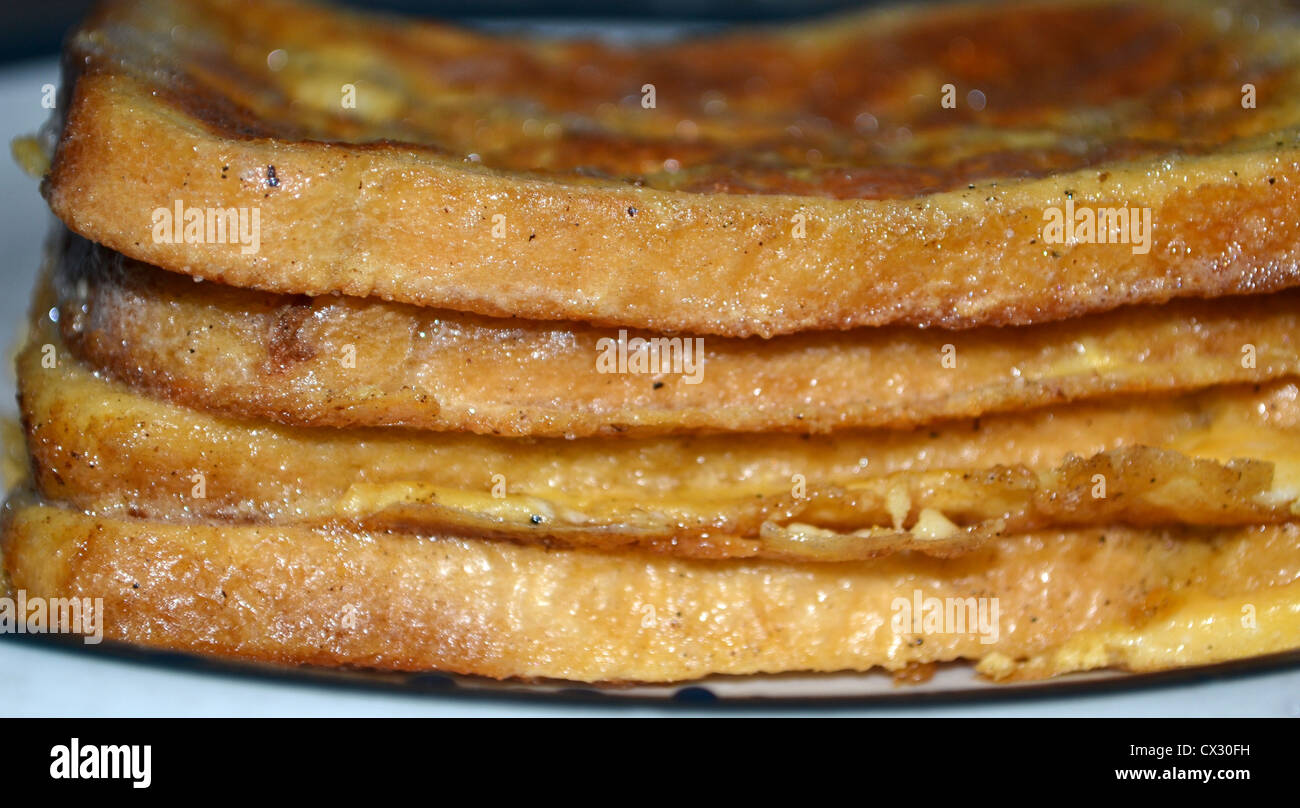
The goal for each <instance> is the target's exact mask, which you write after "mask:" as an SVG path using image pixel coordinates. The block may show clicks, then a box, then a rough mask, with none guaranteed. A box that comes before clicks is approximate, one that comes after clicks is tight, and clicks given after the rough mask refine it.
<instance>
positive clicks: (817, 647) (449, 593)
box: [0, 503, 1300, 681]
mask: <svg viewBox="0 0 1300 808" xmlns="http://www.w3.org/2000/svg"><path fill="white" fill-rule="evenodd" d="M1298 538H1300V536H1297V529H1296V527H1295V526H1294V525H1284V526H1275V527H1257V528H1245V529H1231V530H1224V529H1220V530H1218V531H1211V532H1204V531H1201V532H1196V531H1190V532H1189V531H1179V532H1144V531H1134V530H1124V529H1105V530H1089V531H1079V532H1076V533H1064V534H1038V535H1032V536H1025V537H1021V538H1017V539H1009V540H1005V541H1002V542H998V543H997V544H996V545H994V546H989V547H987V548H985V549H983V550H981V551H979V552H978V553H974V554H971V555H968V556H964V557H962V558H959V559H950V560H937V559H923V558H916V557H909V556H906V555H904V556H899V557H897V558H895V559H886V560H881V561H876V562H871V563H863V564H847V565H845V564H841V565H833V566H832V565H806V566H799V565H787V564H779V563H771V562H759V561H737V562H727V563H718V562H707V561H683V560H671V559H665V558H655V557H646V556H638V555H635V554H631V555H628V554H624V555H604V554H600V553H595V552H590V551H576V550H570V551H563V550H550V551H548V550H545V549H540V548H533V547H520V546H516V545H511V544H502V543H494V542H482V541H473V540H464V539H456V538H417V537H414V536H403V535H396V534H367V533H356V532H347V531H333V532H317V531H311V530H305V529H301V528H290V527H264V526H263V527H256V526H222V527H208V526H192V525H187V526H178V525H166V524H160V523H151V522H146V521H140V520H119V519H111V518H104V517H90V516H86V515H83V514H80V513H77V512H73V511H68V510H64V509H62V508H58V507H53V506H44V505H38V504H30V503H18V504H11V505H10V506H9V513H8V514H7V517H6V520H5V525H4V533H3V539H2V541H0V544H2V546H3V556H4V563H5V565H6V569H7V571H8V573H9V575H10V576H11V578H12V580H13V584H14V586H15V587H16V588H20V589H23V590H25V591H26V592H27V593H28V595H29V596H43V597H72V596H76V597H91V598H94V597H101V598H103V599H104V601H103V603H104V612H103V614H104V629H105V636H106V637H109V638H112V639H119V640H125V641H127V642H133V643H139V644H142V645H148V646H152V647H156V648H166V649H172V650H182V651H194V652H199V653H209V654H220V655H228V656H239V657H245V658H251V659H259V660H267V661H273V662H282V663H290V664H294V663H310V664H322V665H357V666H365V667H373V668H388V669H400V670H444V671H452V672H457V673H472V674H480V675H484V676H492V677H547V678H558V679H571V680H579V681H679V680H689V679H694V678H698V677H701V676H705V675H708V674H713V673H732V674H749V673H764V672H780V671H840V670H868V669H871V668H873V667H883V668H886V669H889V670H900V669H902V668H904V667H906V666H908V665H910V664H915V663H926V662H932V661H942V660H952V659H972V660H975V659H978V660H982V662H981V669H982V670H984V671H985V672H987V673H989V674H990V675H993V676H996V677H999V678H1011V677H1019V678H1036V677H1041V676H1046V675H1051V674H1059V673H1066V672H1069V671H1071V670H1084V669H1088V668H1094V667H1103V666H1114V667H1121V668H1130V669H1136V670H1151V669H1168V668H1175V667H1179V666H1185V665H1194V664H1199V663H1204V662H1215V661H1220V660H1224V659H1233V658H1239V657H1243V656H1250V655H1256V654H1264V653H1269V652H1272V651H1280V650H1285V649H1290V648H1295V647H1296V646H1297V643H1298V642H1300V640H1297V638H1298V637H1300V630H1298V629H1300V618H1298V617H1297V615H1298V614H1300V609H1297V608H1296V604H1297V603H1298V602H1300V591H1298V590H1300V588H1298V587H1297V585H1296V584H1295V582H1294V579H1295V570H1296V569H1297V568H1300V541H1298V540H1297V539H1298ZM913 592H920V593H922V596H923V597H927V598H928V597H935V598H941V599H942V598H949V597H952V598H973V599H978V598H986V599H987V598H996V599H997V603H998V620H997V622H996V625H997V626H998V636H997V638H996V641H995V642H991V643H982V642H981V639H982V638H983V637H989V638H991V637H992V633H991V632H989V631H986V632H982V633H981V632H979V631H965V632H963V633H957V632H951V631H950V632H949V633H925V632H924V631H922V632H917V631H915V630H914V627H909V626H906V625H904V626H902V630H899V631H895V624H894V615H895V614H898V613H899V611H898V609H897V605H896V600H895V599H896V598H898V597H900V595H901V596H902V597H903V598H904V599H907V598H910V597H911V596H912V594H913ZM986 603H989V604H991V601H986ZM1247 606H1249V607H1251V609H1252V610H1253V611H1257V623H1256V625H1255V626H1254V627H1248V626H1247V625H1246V621H1243V620H1242V619H1241V615H1242V614H1243V608H1244V607H1247ZM988 625H989V626H990V627H991V626H992V625H993V622H992V621H989V622H988ZM1081 640H1086V642H1084V641H1081Z"/></svg>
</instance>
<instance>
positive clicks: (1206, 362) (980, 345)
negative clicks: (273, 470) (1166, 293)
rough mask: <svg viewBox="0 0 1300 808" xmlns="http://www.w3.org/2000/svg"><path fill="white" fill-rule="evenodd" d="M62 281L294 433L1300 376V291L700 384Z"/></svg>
mask: <svg viewBox="0 0 1300 808" xmlns="http://www.w3.org/2000/svg"><path fill="white" fill-rule="evenodd" d="M56 285H57V288H58V294H59V301H58V306H59V312H60V320H59V325H60V328H61V330H62V333H63V336H64V338H65V340H66V341H67V342H68V344H69V345H70V346H71V347H72V349H73V350H74V351H75V352H76V353H77V354H78V355H80V356H81V357H83V358H85V359H86V360H88V361H89V362H90V363H92V364H93V365H94V366H95V367H96V368H99V369H101V370H104V371H106V372H108V373H110V374H112V375H113V376H115V377H117V378H120V379H123V380H126V381H128V382H130V383H131V384H132V385H134V386H136V387H137V388H138V389H141V390H145V391H148V392H150V393H151V394H154V395H157V396H160V397H164V398H167V399H170V400H173V401H176V402H178V403H183V404H186V405H188V406H192V407H195V408H199V409H204V410H208V411H212V412H219V413H224V414H227V415H234V416H241V417H248V418H257V419H268V420H272V421H277V422H280V423H285V424H292V425H328V426H375V425H402V426H409V427H413V428H420V429H437V430H468V431H472V432H478V433H484V434H501V435H543V436H585V435H614V434H622V433H635V434H653V433H682V432H697V431H699V432H706V431H756V430H781V431H799V432H804V431H812V432H823V431H827V430H829V429H832V428H843V427H852V426H891V427H910V426H914V425H916V424H922V423H926V422H930V421H934V420H937V419H942V418H954V417H968V416H979V415H984V414H988V413H991V412H1001V411H1011V410H1021V409H1027V408H1031V407H1035V406H1042V405H1046V404H1054V403H1058V402H1063V401H1071V400H1079V399H1091V398H1099V397H1104V396H1110V395H1115V394H1118V393H1129V394H1138V393H1149V394H1163V393H1166V392H1168V391H1179V390H1186V389H1194V388H1199V387H1204V386H1207V385H1212V384H1222V383H1227V382H1264V381H1268V380H1270V379H1275V378H1278V377H1280V376H1283V375H1286V374H1289V373H1300V292H1297V291H1291V292H1283V293H1277V294H1274V295H1257V296H1251V297H1242V298H1234V299H1232V300H1226V301H1211V302H1206V301H1178V302H1175V303H1170V304H1165V305H1163V306H1147V307H1141V308H1133V309H1124V310H1121V311H1117V312H1112V313H1108V314H1104V315H1094V316H1091V317H1087V318H1082V319H1078V320H1071V321H1067V322H1062V323H1051V324H1044V325H1039V326H1028V327H1021V328H979V329H973V330H969V331H964V332H960V333H955V334H954V333H951V332H942V331H938V330H932V329H931V330H923V329H916V328H908V327H891V328H883V329H881V328H874V329H873V328H865V329H857V330H854V331H850V332H844V333H838V332H836V333H825V332H822V333H812V334H799V335H789V336H785V337H777V338H774V339H771V340H763V339H759V338H749V339H727V338H721V337H704V338H701V342H700V343H698V344H699V346H700V347H701V348H702V349H703V354H702V357H703V358H702V360H701V364H700V368H699V371H700V375H699V382H698V383H696V384H691V383H689V382H688V381H687V379H688V375H687V374H682V373H654V374H646V373H642V374H636V373H601V372H599V369H600V366H599V364H598V361H597V360H598V357H600V355H601V348H600V340H601V339H602V338H611V339H617V338H618V337H619V333H618V330H616V329H605V328H592V327H586V326H582V325H574V324H563V325H559V324H551V323H542V322H537V321H524V320H502V319H495V318H484V317H479V316H475V315H465V314H457V313H455V312H448V311H445V310H434V309H422V308H417V307H413V306H407V305H401V304H390V303H380V302H378V301H374V300H358V299H354V298H347V297H340V296H336V295H326V296H322V297H318V298H305V297H295V296H285V295H271V294H266V293H261V292H252V291H248V290H242V289H234V288H231V287H226V286H218V285H214V284H210V283H200V284H196V283H194V282H193V281H191V280H190V279H188V278H185V277H184V276H180V275H175V274H172V273H168V272H163V271H160V270H158V269H154V268H152V267H148V266H146V265H143V264H141V263H139V262H135V261H131V260H129V259H125V258H123V257H122V256H120V255H118V254H115V253H112V252H111V251H108V250H105V249H103V248H98V247H92V246H90V245H89V244H88V243H87V242H85V241H84V240H82V239H79V238H73V239H72V240H71V241H70V243H69V249H68V250H67V252H66V253H64V254H63V255H62V256H61V259H60V264H59V269H58V271H57V273H56ZM628 336H629V337H633V338H635V337H637V336H642V337H647V338H652V337H653V336H654V335H653V334H648V333H644V332H631V333H630V334H628ZM687 338H688V339H689V337H687ZM692 344H695V343H692ZM945 346H948V347H947V348H945ZM1247 346H1249V348H1248V347H1247ZM1246 350H1249V357H1248V356H1247V354H1246V353H1243V351H1246ZM948 351H950V352H951V353H950V354H949V353H948ZM945 357H947V358H950V359H952V360H954V361H952V362H948V361H945ZM1248 359H1249V360H1250V361H1247V360H1248Z"/></svg>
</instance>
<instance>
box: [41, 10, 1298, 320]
mask: <svg viewBox="0 0 1300 808" xmlns="http://www.w3.org/2000/svg"><path fill="white" fill-rule="evenodd" d="M1214 9H1215V6H1214V5H1213V4H1212V3H1208V2H1187V3H1177V4H1172V5H1170V4H1158V3H1154V2H1151V3H1110V2H1103V3H1092V2H1082V3H1056V2H1047V3H1035V4H1032V5H1030V6H1028V7H1026V6H1024V5H1023V4H1015V5H1011V4H1008V5H1007V6H992V7H987V6H977V5H970V6H953V7H940V8H927V9H924V10H921V11H910V12H899V11H889V12H884V13H883V16H868V17H864V18H862V19H859V20H850V21H848V22H847V24H846V23H843V22H841V23H838V24H836V23H829V24H826V25H825V26H812V27H810V28H807V29H801V30H798V31H794V32H788V33H783V34H773V33H764V34H755V33H742V34H737V35H732V36H729V37H724V38H723V39H721V40H717V41H709V40H704V41H692V42H688V43H685V44H681V45H655V46H653V47H648V48H643V49H635V48H633V49H625V48H609V47H601V46H598V45H591V44H579V45H567V46H566V45H556V44H553V43H536V42H528V41H524V40H499V39H493V38H486V37H481V36H476V35H472V34H465V33H461V32H456V31H451V30H449V29H445V28H439V27H429V26H418V25H416V26H412V25H401V26H386V25H383V24H380V23H377V22H374V21H372V20H365V21H358V20H357V19H356V18H354V17H352V16H350V15H344V14H341V13H338V14H336V13H333V12H322V11H321V10H319V9H316V8H312V7H305V6H300V5H298V4H296V3H290V2H268V3H253V2H251V0H248V2H244V1H243V0H225V1H223V2H218V0H207V1H205V0H190V1H189V2H186V3H165V4H164V3H158V2H151V0H135V2H121V3H115V4H110V5H108V6H106V8H105V11H104V12H103V13H102V14H101V15H100V16H98V17H97V18H95V19H94V20H92V22H91V23H90V25H89V26H88V27H87V28H85V29H83V31H82V32H81V33H80V34H78V35H77V36H75V37H74V38H73V39H72V41H71V42H70V46H69V48H70V49H69V54H68V60H67V64H68V65H69V66H70V73H69V76H68V80H69V81H71V82H74V86H73V87H72V89H71V92H70V99H71V100H70V107H69V109H68V110H67V126H66V129H65V130H64V133H63V137H62V140H61V141H60V144H59V147H58V150H57V154H56V156H55V159H54V163H53V167H52V169H51V171H50V173H49V175H48V176H47V178H46V183H45V193H46V196H47V198H48V200H49V202H50V204H51V206H52V207H53V209H54V210H55V212H56V213H57V214H58V215H59V216H60V217H61V218H62V219H63V220H64V221H65V222H67V223H68V225H69V226H70V227H71V228H72V229H73V230H75V231H77V232H78V233H81V234H82V235H85V236H87V237H88V238H91V239H93V240H95V241H98V242H100V243H103V244H106V245H108V246H109V247H111V248H113V249H115V250H118V251H121V252H123V253H125V254H127V255H130V256H132V257H134V258H137V259H141V260H145V261H147V262H149V263H151V264H155V265H158V266H162V267H164V268H167V269H169V270H174V271H180V272H185V273H188V274H192V275H195V276H196V277H202V278H207V279H210V280H218V281H222V282H225V283H230V284H233V285H237V286H249V287H255V288H259V289H266V290H272V291H277V292H283V293H302V294H310V295H319V294H324V293H327V292H332V291H337V292H343V293H346V294H350V295H354V296H371V295H373V296H377V297H381V298H385V299H388V300H395V301H403V302H408V303H414V304H418V305H425V306H440V307H446V308H451V309H456V310H462V311H471V312H477V313H481V314H489V315H514V316H524V317H530V318H534V319H563V320H579V321H591V322H596V323H603V324H625V325H629V326H635V327H644V328H649V329H654V330H669V331H690V332H694V333H705V334H720V335H730V336H746V335H754V334H757V335H764V336H770V335H774V334H781V333H788V332H792V331H798V330H804V329H842V328H849V327H854V326H866V325H881V324H886V323H909V324H919V325H941V326H946V327H966V326H973V325H978V324H1024V323H1029V322H1041V321H1046V320H1054V319H1061V318H1065V317H1070V316H1075V315H1079V314H1083V313H1086V312H1094V311H1100V310H1105V309H1110V308H1114V307H1116V306H1119V305H1122V304H1126V303H1136V302H1160V301H1164V300H1167V299H1170V298H1173V297H1189V296H1190V297H1198V296H1199V297H1210V296H1219V295H1228V294H1241V293H1250V292H1265V291H1272V290H1276V289H1280V288H1283V287H1286V286H1291V285H1294V284H1296V283H1297V282H1298V281H1300V264H1298V263H1297V261H1296V255H1295V249H1294V245H1295V244H1296V243H1300V222H1298V221H1297V220H1296V219H1295V217H1294V216H1291V215H1290V212H1291V211H1293V210H1294V209H1295V208H1296V207H1297V204H1298V203H1300V148H1297V145H1296V140H1295V137H1294V130H1295V127H1296V126H1297V124H1300V102H1297V101H1296V99H1297V98H1300V82H1298V81H1297V76H1298V75H1300V71H1297V69H1296V65H1297V64H1300V56H1298V55H1297V53H1296V45H1295V42H1296V37H1295V35H1294V31H1293V30H1292V28H1291V27H1290V26H1289V24H1288V23H1286V22H1285V21H1284V19H1283V18H1281V17H1277V16H1275V15H1274V14H1273V13H1272V12H1270V11H1269V10H1268V9H1267V8H1261V9H1258V10H1257V11H1258V14H1257V16H1256V17H1255V19H1258V20H1259V21H1260V22H1259V27H1258V31H1254V32H1252V31H1249V30H1248V29H1247V28H1245V27H1241V26H1233V25H1231V24H1230V25H1229V27H1228V30H1224V31H1220V30H1217V29H1216V28H1215V23H1214V19H1215V18H1214V16H1213V14H1212V12H1213V11H1214ZM271 52H276V53H279V54H282V55H283V57H284V58H283V60H279V61H278V60H277V59H272V60H271V63H272V65H274V64H279V63H280V61H283V62H284V64H283V66H282V68H281V69H280V70H279V71H277V70H275V69H273V67H272V66H268V64H267V62H266V61H265V60H266V58H267V56H266V54H268V53H271ZM720 54H726V56H725V57H722V56H720ZM381 55H382V60H381V59H380V58H379V57H380V56H381ZM743 77H748V78H750V79H755V78H756V79H757V80H755V81H753V82H752V83H751V82H748V81H745V80H743ZM584 82H588V83H590V85H591V86H587V84H585V83H584ZM656 82H657V83H659V84H661V85H662V88H661V89H660V90H659V92H658V99H659V100H660V101H661V103H662V105H663V106H662V107H656V108H655V109H650V110H646V109H643V108H641V106H640V104H639V101H638V99H639V98H640V95H639V92H640V90H639V88H640V87H641V86H642V84H643V83H650V84H654V83H656ZM948 83H951V84H953V85H954V86H956V87H959V88H960V91H961V92H963V93H965V92H967V91H969V90H971V89H981V88H982V89H981V92H983V94H984V98H985V100H986V102H987V106H986V107H985V108H984V109H983V110H981V111H973V110H971V109H968V108H965V107H963V106H962V105H961V104H960V103H959V104H958V109H957V110H945V109H944V108H943V107H942V106H941V105H940V94H941V91H942V87H943V85H944V84H948ZM345 84H347V85H350V86H354V87H356V88H357V91H358V94H359V95H358V97H359V98H360V99H363V100H362V101H359V102H358V105H357V108H356V109H355V110H350V109H345V108H343V107H342V106H341V105H340V104H339V102H340V99H341V95H340V93H341V92H342V90H343V86H344V85H345ZM1247 84H1250V85H1252V86H1254V87H1255V88H1256V90H1257V91H1258V99H1259V101H1258V105H1257V107H1255V108H1246V106H1245V105H1243V104H1242V88H1244V87H1245V86H1246V85H1247ZM624 85H627V86H624ZM657 86H658V85H657ZM471 87H472V88H473V89H474V91H473V92H469V91H468V88H471ZM810 87H812V90H811V91H810V90H809V88H810ZM629 91H631V92H632V93H633V98H632V99H631V103H630V104H629V103H628V101H627V93H628V92H629ZM914 96H919V97H920V98H921V101H917V100H915V99H914ZM489 110H491V111H492V114H488V111H489ZM948 112H951V113H953V114H951V115H948V114H946V113H948ZM864 114H865V115H870V116H873V117H871V118H863V117H862V116H863V115H864ZM870 120H875V121H876V123H877V125H878V126H879V127H880V128H879V130H878V131H857V130H855V129H854V126H858V127H859V128H861V127H863V126H864V123H863V122H864V121H866V122H869V121H870ZM530 121H531V125H530V123H529V122H530ZM684 121H686V122H688V123H683V122H684ZM383 122H388V123H383ZM480 124H481V125H480ZM867 128H869V127H867ZM904 132H905V133H906V136H904V135H903V133H904ZM372 141H376V142H372ZM471 153H472V154H473V155H474V157H475V159H472V160H469V161H467V160H466V159H465V158H466V156H467V155H469V154H471ZM665 155H670V157H665ZM665 159H671V160H673V161H676V162H675V165H678V166H680V167H681V168H682V169H683V170H682V171H680V172H679V175H675V174H672V173H671V172H668V173H665V172H663V171H651V170H650V169H649V168H648V167H647V166H653V165H659V166H662V165H663V163H664V160H665ZM588 163H590V165H588ZM593 169H594V173H596V174H597V175H598V176H595V177H593V176H591V174H592V173H593ZM833 197H848V198H833ZM1067 200H1071V201H1072V202H1073V204H1075V205H1077V206H1080V207H1083V206H1096V207H1127V208H1134V209H1139V208H1150V209H1151V212H1152V218H1153V222H1154V225H1155V227H1154V238H1153V242H1152V245H1151V249H1150V251H1149V252H1147V253H1142V254H1139V253H1135V252H1134V251H1133V250H1132V248H1131V246H1130V245H1128V244H1116V243H1110V244H1096V243H1077V244H1063V245H1055V246H1053V245H1047V244H1044V243H1043V239H1042V230H1043V224H1044V211H1045V210H1047V209H1049V208H1054V207H1060V206H1064V205H1065V204H1066V202H1067ZM177 201H180V202H182V203H183V204H184V205H185V206H187V207H190V208H209V207H212V208H218V207H219V208H230V207H246V208H250V209H251V208H257V209H258V210H259V211H260V222H261V239H260V241H261V246H260V250H259V251H258V252H256V253H251V254H244V253H243V252H241V250H240V249H239V246H238V245H230V244H188V243H179V244H177V243H173V244H168V243H157V242H155V240H154V238H153V219H152V218H151V217H152V212H153V211H154V210H156V209H160V208H161V209H168V210H170V209H172V207H173V205H174V204H175V203H176V202H177ZM498 217H501V218H498ZM497 226H499V228H500V229H499V235H501V237H500V238H496V237H494V233H493V230H494V227H497Z"/></svg>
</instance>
